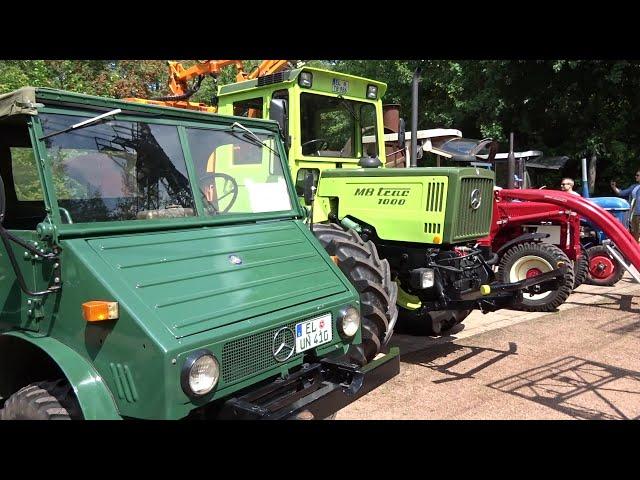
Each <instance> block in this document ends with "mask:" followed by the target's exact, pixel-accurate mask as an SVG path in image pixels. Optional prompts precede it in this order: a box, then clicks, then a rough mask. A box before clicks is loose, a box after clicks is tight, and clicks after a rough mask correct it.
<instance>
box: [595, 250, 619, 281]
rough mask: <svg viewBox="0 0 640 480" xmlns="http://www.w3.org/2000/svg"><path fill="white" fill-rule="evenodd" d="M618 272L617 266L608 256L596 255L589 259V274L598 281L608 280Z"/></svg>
mask: <svg viewBox="0 0 640 480" xmlns="http://www.w3.org/2000/svg"><path fill="white" fill-rule="evenodd" d="M615 272H616V265H615V263H614V262H613V260H612V259H611V258H609V257H608V256H606V255H596V256H594V257H592V258H590V259H589V274H590V275H591V277H592V278H597V279H598V280H607V279H608V278H610V277H612V276H613V275H614V274H615Z"/></svg>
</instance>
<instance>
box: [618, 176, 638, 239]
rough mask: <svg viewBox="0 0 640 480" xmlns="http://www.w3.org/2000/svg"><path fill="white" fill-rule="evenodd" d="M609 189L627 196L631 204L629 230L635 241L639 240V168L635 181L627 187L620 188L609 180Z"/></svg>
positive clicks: (619, 194) (621, 195)
mask: <svg viewBox="0 0 640 480" xmlns="http://www.w3.org/2000/svg"><path fill="white" fill-rule="evenodd" d="M611 189H612V190H613V191H614V193H615V194H616V195H618V196H619V197H627V198H629V203H630V204H631V222H630V226H629V231H630V232H631V235H633V238H635V239H636V241H637V242H640V170H638V171H637V172H636V181H635V183H634V184H632V185H630V186H629V187H627V188H625V189H623V190H620V189H619V188H618V186H617V184H616V182H611Z"/></svg>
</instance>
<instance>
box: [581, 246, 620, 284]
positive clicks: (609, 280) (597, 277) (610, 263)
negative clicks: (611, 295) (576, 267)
mask: <svg viewBox="0 0 640 480" xmlns="http://www.w3.org/2000/svg"><path fill="white" fill-rule="evenodd" d="M587 256H588V257H589V271H588V276H587V283H590V284H591V285H598V286H601V287H611V286H613V285H615V284H616V283H618V282H619V281H620V279H621V278H622V277H623V275H624V268H622V265H620V262H618V260H616V259H615V258H613V256H612V255H611V254H610V253H609V250H607V247H605V246H604V245H595V246H593V247H589V248H587Z"/></svg>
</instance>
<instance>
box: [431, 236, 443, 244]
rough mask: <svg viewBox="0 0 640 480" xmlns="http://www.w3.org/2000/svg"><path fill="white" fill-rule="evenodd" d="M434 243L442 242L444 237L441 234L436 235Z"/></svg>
mask: <svg viewBox="0 0 640 480" xmlns="http://www.w3.org/2000/svg"><path fill="white" fill-rule="evenodd" d="M433 243H442V237H441V236H440V235H434V236H433Z"/></svg>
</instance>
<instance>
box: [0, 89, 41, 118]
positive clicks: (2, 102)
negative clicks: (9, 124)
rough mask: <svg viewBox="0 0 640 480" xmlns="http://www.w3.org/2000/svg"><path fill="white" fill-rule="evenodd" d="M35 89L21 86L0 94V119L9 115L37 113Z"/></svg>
mask: <svg viewBox="0 0 640 480" xmlns="http://www.w3.org/2000/svg"><path fill="white" fill-rule="evenodd" d="M35 105H36V89H35V88H34V87H23V88H21V89H19V90H15V91H13V92H9V93H4V94H2V95H0V120H1V119H3V118H5V117H10V116H11V115H37V114H38V111H37V110H36V107H35Z"/></svg>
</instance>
